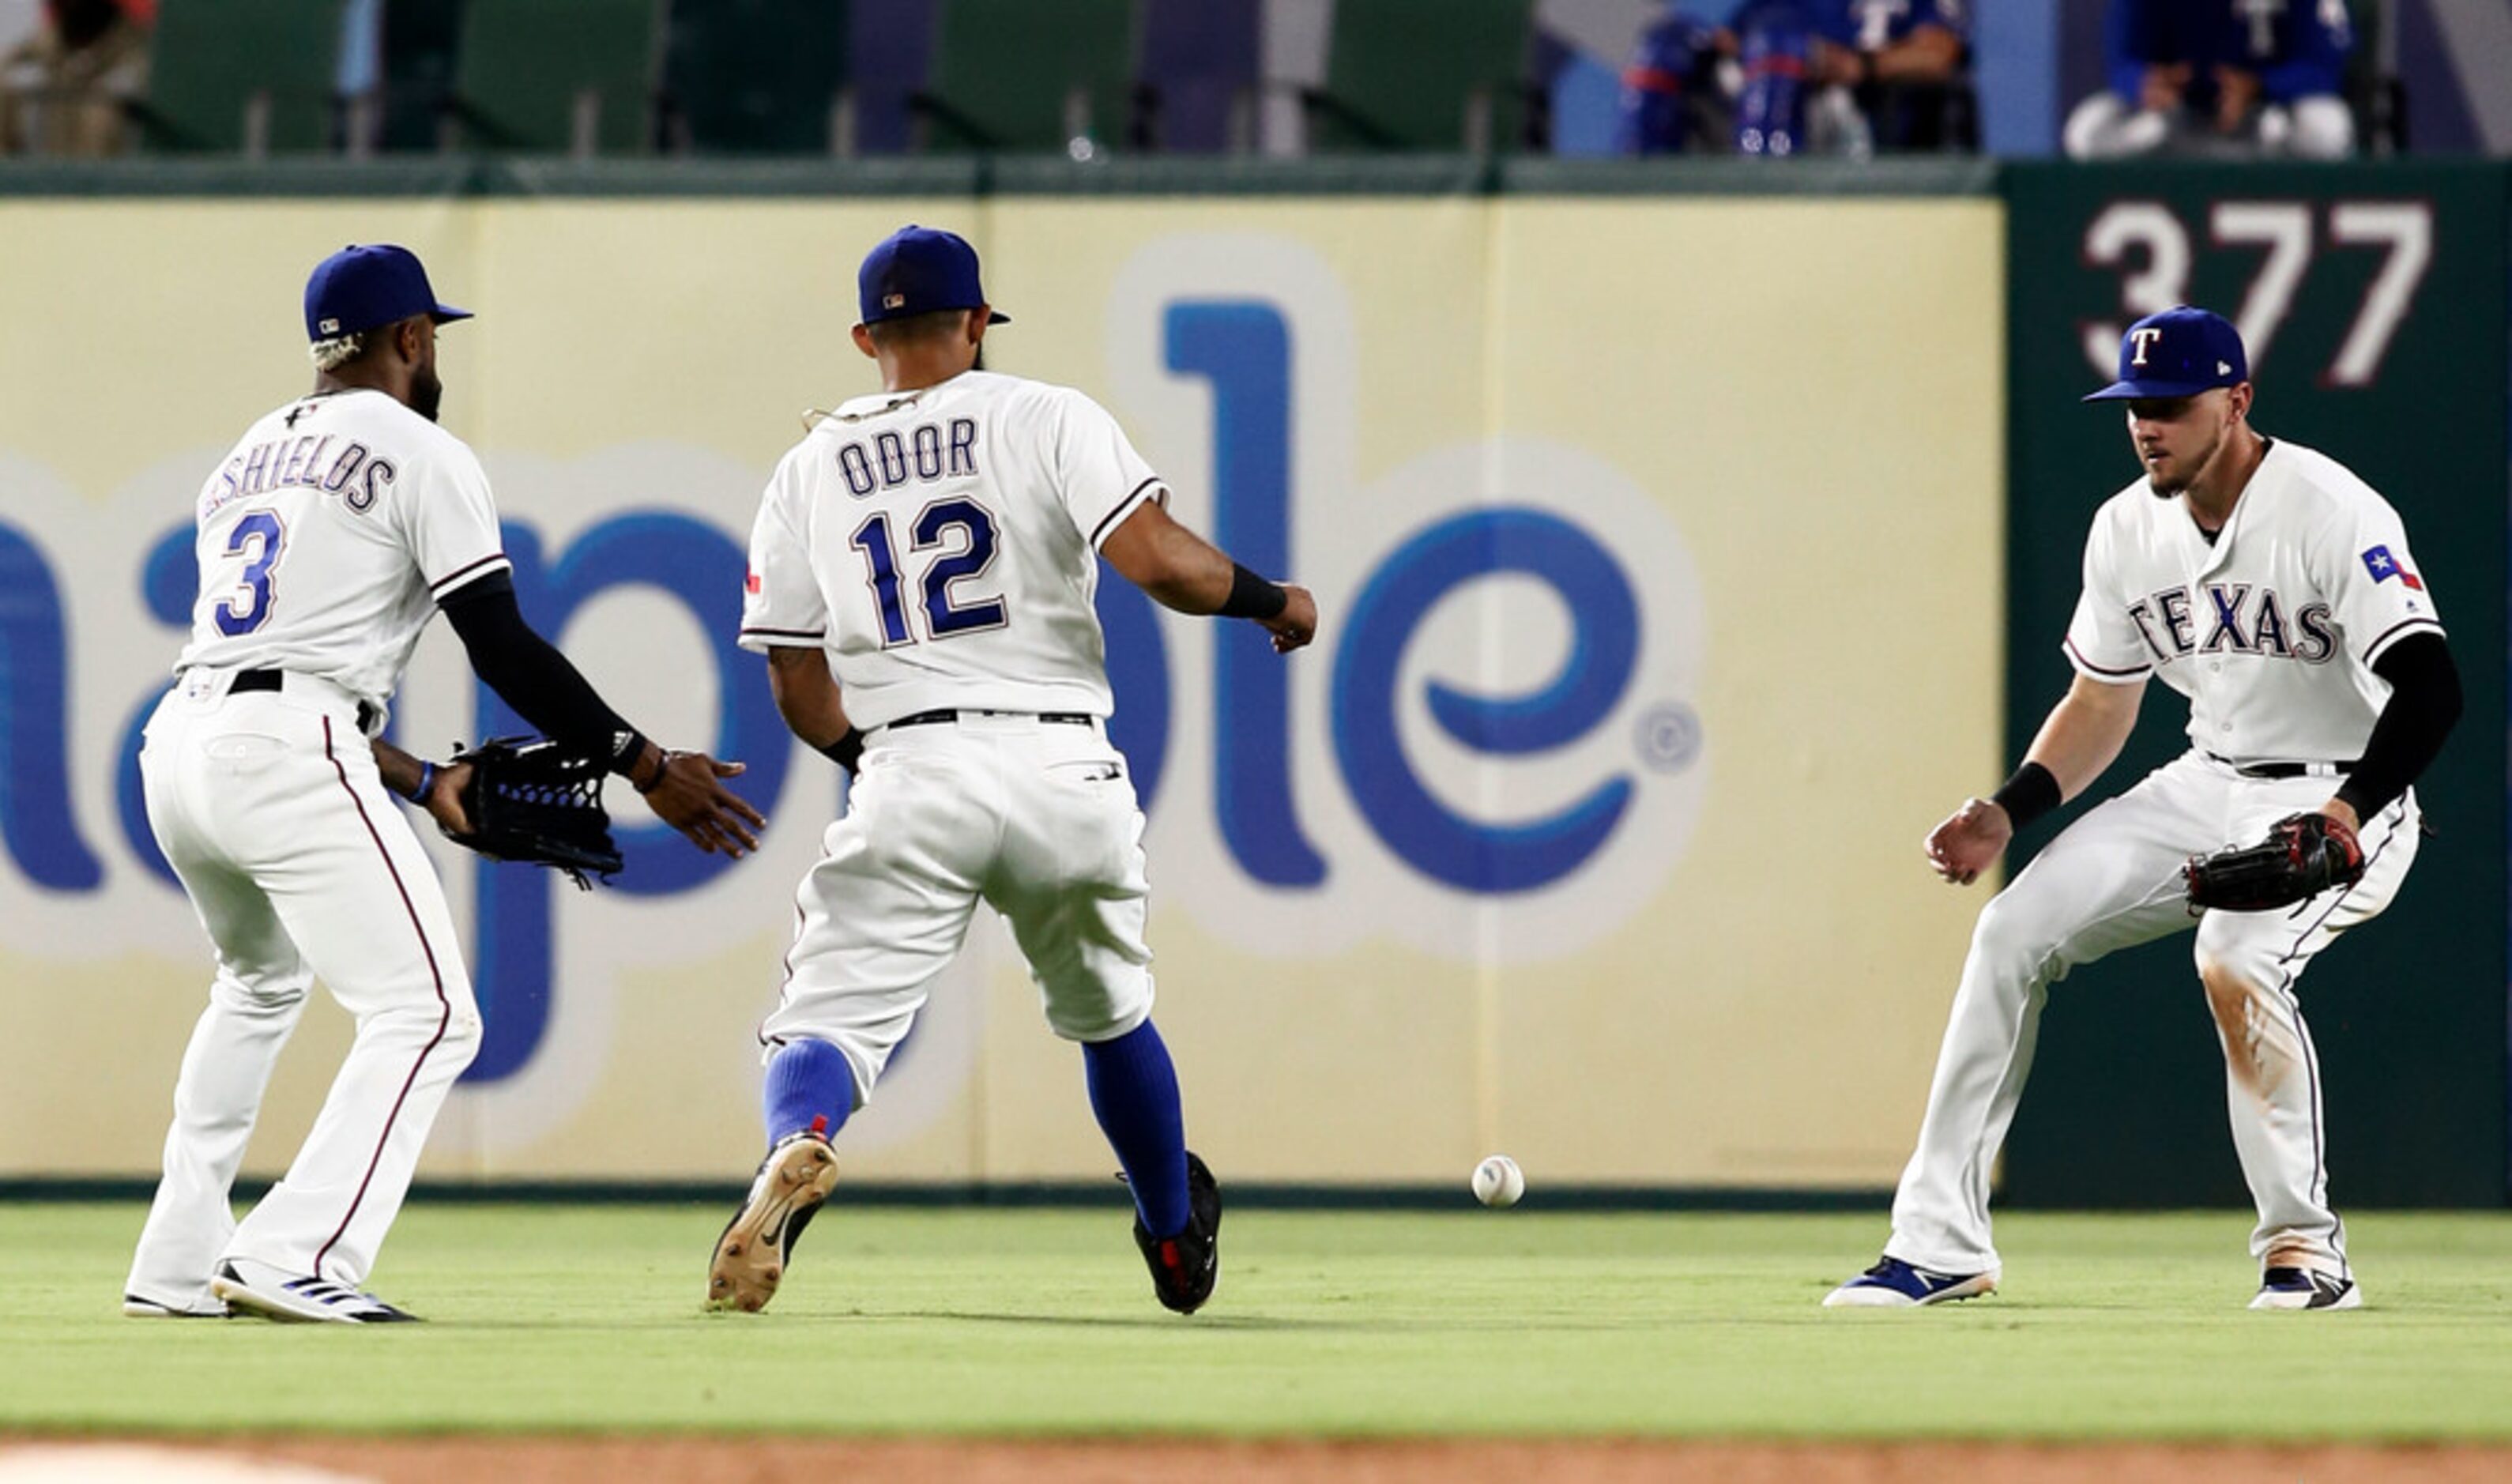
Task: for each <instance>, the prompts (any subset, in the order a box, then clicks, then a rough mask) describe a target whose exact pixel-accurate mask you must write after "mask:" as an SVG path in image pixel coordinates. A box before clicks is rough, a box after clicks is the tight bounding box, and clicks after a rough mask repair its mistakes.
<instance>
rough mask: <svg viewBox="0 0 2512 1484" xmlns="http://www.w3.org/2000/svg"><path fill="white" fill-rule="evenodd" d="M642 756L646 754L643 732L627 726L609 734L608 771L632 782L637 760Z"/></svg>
mask: <svg viewBox="0 0 2512 1484" xmlns="http://www.w3.org/2000/svg"><path fill="white" fill-rule="evenodd" d="M644 756H646V734H645V733H644V732H642V731H639V730H638V729H637V728H635V727H633V726H628V727H622V728H620V729H619V730H617V731H614V732H612V733H611V734H610V771H612V772H614V773H617V774H618V775H619V776H620V777H622V778H626V779H628V780H629V781H631V782H634V781H635V780H636V774H637V760H638V759H640V758H642V757H644Z"/></svg>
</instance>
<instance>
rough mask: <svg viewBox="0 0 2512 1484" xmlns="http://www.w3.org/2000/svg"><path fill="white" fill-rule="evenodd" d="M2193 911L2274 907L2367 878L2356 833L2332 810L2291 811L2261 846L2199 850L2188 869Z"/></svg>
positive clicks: (2190, 899) (2350, 884)
mask: <svg viewBox="0 0 2512 1484" xmlns="http://www.w3.org/2000/svg"><path fill="white" fill-rule="evenodd" d="M2186 874H2187V876H2188V879H2189V905H2190V907H2191V908H2192V909H2193V910H2213V911H2217V912H2268V911H2272V910H2274V909H2276V908H2279V907H2291V906H2293V905H2294V904H2295V903H2296V902H2299V901H2302V900H2304V899H2306V898H2309V897H2315V896H2318V895H2319V894H2320V893H2322V892H2324V891H2327V890H2328V889H2329V888H2331V887H2332V886H2352V885H2353V884H2355V883H2356V882H2357V881H2359V880H2362V879H2364V847H2363V846H2362V845H2361V844H2359V843H2357V841H2356V839H2355V832H2354V831H2352V830H2350V829H2348V828H2346V826H2345V824H2344V823H2343V822H2342V821H2340V820H2335V819H2332V818H2330V817H2329V816H2328V815H2326V814H2317V813H2314V814H2289V815H2287V816H2286V817H2285V818H2283V819H2280V820H2278V821H2277V822H2276V823H2275V824H2272V825H2270V826H2268V838H2267V839H2266V840H2261V841H2260V842H2259V843H2257V844H2256V845H2245V846H2242V847H2240V848H2238V849H2231V850H2218V851H2217V852H2216V853H2215V854H2213V855H2193V856H2191V857H2190V858H2189V864H2188V866H2187V868H2186Z"/></svg>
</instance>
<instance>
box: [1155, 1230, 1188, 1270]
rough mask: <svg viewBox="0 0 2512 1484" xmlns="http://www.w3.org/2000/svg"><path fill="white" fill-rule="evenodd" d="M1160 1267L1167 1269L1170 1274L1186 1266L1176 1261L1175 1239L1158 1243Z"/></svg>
mask: <svg viewBox="0 0 2512 1484" xmlns="http://www.w3.org/2000/svg"><path fill="white" fill-rule="evenodd" d="M1160 1266H1161V1267H1163V1268H1166V1269H1169V1270H1170V1271H1172V1272H1174V1271H1176V1270H1177V1269H1181V1268H1184V1267H1185V1266H1186V1264H1185V1263H1183V1262H1181V1261H1179V1259H1178V1250H1177V1238H1176V1237H1170V1238H1169V1239H1168V1240H1167V1241H1164V1242H1162V1243H1160Z"/></svg>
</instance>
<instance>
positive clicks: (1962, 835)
mask: <svg viewBox="0 0 2512 1484" xmlns="http://www.w3.org/2000/svg"><path fill="white" fill-rule="evenodd" d="M2014 838H2015V822H2014V821H2013V820H2011V819H2009V818H2007V817H2006V810H2005V809H2004V808H2003V807H2002V806H2000V805H1998V804H1995V803H1992V802H1990V801H1988V800H1985V799H1966V800H1964V801H1963V806H1962V807H1961V808H1959V809H1956V810H1954V811H1953V813H1951V814H1949V815H1947V816H1946V818H1945V822H1944V823H1943V824H1941V825H1939V826H1937V827H1936V828H1935V829H1934V830H1931V831H1929V832H1928V842H1927V846H1926V849H1927V852H1928V864H1929V865H1930V866H1932V867H1934V868H1935V869H1936V873H1937V875H1939V876H1941V877H1943V878H1944V879H1946V880H1948V881H1951V882H1952V883H1953V884H1955V885H1957V886H1968V885H1970V884H1971V883H1972V882H1974V881H1976V880H1979V879H1980V874H1981V873H1982V872H1983V871H1986V870H1987V869H1988V868H1989V867H1991V866H1994V865H1996V864H1997V858H1998V857H1999V856H2000V855H2003V854H2005V853H2006V844H2007V841H2009V840H2013V839H2014Z"/></svg>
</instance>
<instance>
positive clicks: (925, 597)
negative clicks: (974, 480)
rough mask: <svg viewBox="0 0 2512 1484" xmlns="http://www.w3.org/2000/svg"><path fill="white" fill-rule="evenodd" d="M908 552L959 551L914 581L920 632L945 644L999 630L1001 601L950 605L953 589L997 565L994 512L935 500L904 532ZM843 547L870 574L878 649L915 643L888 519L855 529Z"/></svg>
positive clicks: (972, 504)
mask: <svg viewBox="0 0 2512 1484" xmlns="http://www.w3.org/2000/svg"><path fill="white" fill-rule="evenodd" d="M953 531H958V532H960V533H961V534H960V535H959V536H958V537H956V538H954V537H953V536H951V534H950V533H951V532H953ZM908 539H909V541H910V543H911V544H910V546H909V548H908V549H909V550H910V551H916V552H925V551H933V550H935V549H937V548H941V547H957V550H951V551H945V552H944V553H943V554H942V555H941V556H938V557H936V558H935V559H934V560H933V562H932V563H931V565H929V566H926V567H925V568H924V572H923V575H922V577H920V578H919V579H918V580H917V584H916V590H917V595H918V597H919V598H920V599H922V604H923V608H924V630H925V633H926V634H927V635H928V636H929V637H931V638H934V639H949V638H952V637H953V636H955V635H960V634H970V633H974V632H976V631H978V630H980V629H1000V628H1001V627H1002V626H1003V623H1004V620H1005V617H1006V614H1005V611H1004V608H1003V603H1002V600H1001V599H1000V598H982V599H972V600H970V601H968V602H966V603H964V604H962V603H960V602H955V601H954V597H955V595H954V594H953V593H952V591H951V589H952V586H953V585H954V584H956V583H959V582H962V581H964V580H965V579H967V578H970V577H976V576H980V575H982V574H983V573H984V572H985V570H986V568H988V567H990V566H994V565H995V547H996V542H995V517H994V514H993V512H991V511H989V510H987V509H986V507H985V506H983V505H980V504H978V503H977V502H976V501H975V500H971V499H966V498H958V499H948V500H937V501H935V502H934V503H933V504H930V505H927V506H925V507H924V509H923V510H922V512H921V513H920V514H919V515H918V516H917V517H916V522H915V524H914V525H913V526H911V527H908ZM847 542H848V544H849V545H851V546H853V547H854V549H855V550H857V551H859V552H861V553H863V559H864V566H865V568H866V570H868V571H869V572H870V573H871V575H872V591H873V599H874V602H875V605H877V606H878V607H879V608H880V609H881V644H882V647H883V648H884V649H886V648H889V647H891V646H893V645H896V644H914V643H916V634H915V632H914V629H913V628H912V626H911V625H910V624H909V622H908V615H907V607H906V605H905V604H904V603H903V602H902V601H901V595H900V585H901V584H900V577H899V570H898V547H897V545H896V543H895V542H894V541H893V540H892V538H891V536H890V531H889V516H888V515H887V514H886V513H883V514H881V515H876V516H874V517H873V518H872V519H870V520H868V521H866V522H864V523H863V524H862V525H861V526H858V527H855V533H854V534H853V535H852V536H850V537H848V538H847Z"/></svg>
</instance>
